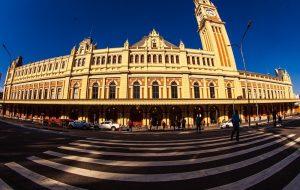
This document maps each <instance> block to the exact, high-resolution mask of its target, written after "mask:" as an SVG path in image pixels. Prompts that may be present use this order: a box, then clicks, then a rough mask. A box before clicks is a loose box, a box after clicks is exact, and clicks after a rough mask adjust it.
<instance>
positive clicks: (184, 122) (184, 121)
mask: <svg viewBox="0 0 300 190" xmlns="http://www.w3.org/2000/svg"><path fill="white" fill-rule="evenodd" d="M185 125H186V120H185V119H184V118H182V124H181V127H182V130H185Z"/></svg>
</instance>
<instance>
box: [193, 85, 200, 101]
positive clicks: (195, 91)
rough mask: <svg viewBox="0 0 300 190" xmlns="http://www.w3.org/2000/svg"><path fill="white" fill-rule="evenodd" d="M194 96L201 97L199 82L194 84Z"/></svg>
mask: <svg viewBox="0 0 300 190" xmlns="http://www.w3.org/2000/svg"><path fill="white" fill-rule="evenodd" d="M194 96H195V98H196V99H199V98H200V87H199V83H198V82H196V83H195V84H194Z"/></svg>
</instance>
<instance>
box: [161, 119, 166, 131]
mask: <svg viewBox="0 0 300 190" xmlns="http://www.w3.org/2000/svg"><path fill="white" fill-rule="evenodd" d="M161 125H162V127H163V130H165V128H166V122H165V121H162V123H161Z"/></svg>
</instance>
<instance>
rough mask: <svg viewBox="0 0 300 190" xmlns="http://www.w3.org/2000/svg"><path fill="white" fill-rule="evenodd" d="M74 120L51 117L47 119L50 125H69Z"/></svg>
mask: <svg viewBox="0 0 300 190" xmlns="http://www.w3.org/2000/svg"><path fill="white" fill-rule="evenodd" d="M70 122H73V120H70V119H56V118H51V119H49V120H48V121H47V123H48V126H49V127H67V126H68V124H69V123H70Z"/></svg>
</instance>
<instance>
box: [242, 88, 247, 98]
mask: <svg viewBox="0 0 300 190" xmlns="http://www.w3.org/2000/svg"><path fill="white" fill-rule="evenodd" d="M246 98H247V96H246V89H245V88H243V99H246Z"/></svg>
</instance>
